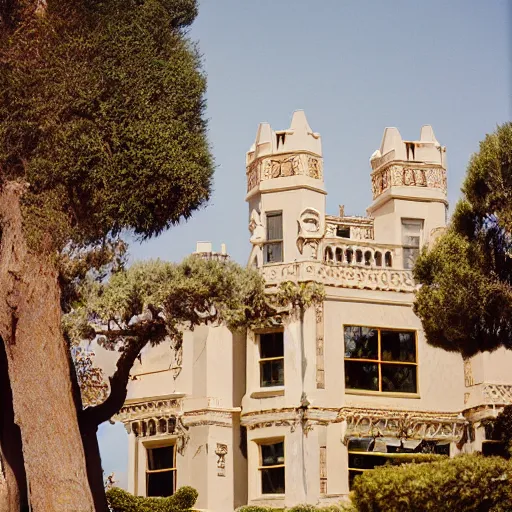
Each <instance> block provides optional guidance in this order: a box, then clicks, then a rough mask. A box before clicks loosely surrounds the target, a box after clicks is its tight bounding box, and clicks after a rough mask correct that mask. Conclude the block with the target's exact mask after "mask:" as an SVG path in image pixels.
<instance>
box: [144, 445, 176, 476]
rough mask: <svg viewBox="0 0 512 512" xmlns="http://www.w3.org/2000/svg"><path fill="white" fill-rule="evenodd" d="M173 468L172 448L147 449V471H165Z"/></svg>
mask: <svg viewBox="0 0 512 512" xmlns="http://www.w3.org/2000/svg"><path fill="white" fill-rule="evenodd" d="M173 467H174V446H165V447H164V448H152V449H148V469H149V470H155V469H167V468H173Z"/></svg>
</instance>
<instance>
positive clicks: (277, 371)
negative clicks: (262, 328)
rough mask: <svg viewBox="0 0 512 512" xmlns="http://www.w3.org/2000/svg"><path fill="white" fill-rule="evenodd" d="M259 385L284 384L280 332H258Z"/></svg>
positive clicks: (282, 346) (267, 386) (263, 386)
mask: <svg viewBox="0 0 512 512" xmlns="http://www.w3.org/2000/svg"><path fill="white" fill-rule="evenodd" d="M260 386H261V387H262V388H269V387H273V386H284V343H283V333H282V332H272V333H267V334H260Z"/></svg>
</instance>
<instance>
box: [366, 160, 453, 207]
mask: <svg viewBox="0 0 512 512" xmlns="http://www.w3.org/2000/svg"><path fill="white" fill-rule="evenodd" d="M400 186H401V187H428V188H437V189H440V190H442V191H443V192H444V193H445V194H446V170H445V169H443V168H442V167H420V168H411V167H408V166H407V167H406V166H403V165H391V166H389V167H386V168H384V169H382V170H379V171H377V172H374V173H373V174H372V192H373V199H375V198H376V197H378V196H379V195H380V194H382V193H383V192H384V191H385V190H387V189H388V188H390V187H400Z"/></svg>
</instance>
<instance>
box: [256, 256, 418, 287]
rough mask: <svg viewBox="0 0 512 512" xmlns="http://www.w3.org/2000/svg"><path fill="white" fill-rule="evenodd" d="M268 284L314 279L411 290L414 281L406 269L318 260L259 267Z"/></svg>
mask: <svg viewBox="0 0 512 512" xmlns="http://www.w3.org/2000/svg"><path fill="white" fill-rule="evenodd" d="M262 274H263V277H264V278H265V281H266V284H267V286H275V285H278V284H279V283H281V282H282V281H289V280H294V281H297V282H301V281H315V282H318V283H322V284H324V285H327V286H336V287H340V288H358V289H369V290H391V291H396V292H412V291H414V290H415V288H416V285H415V284H414V279H413V277H412V272H411V271H409V270H396V269H392V268H368V267H351V266H344V265H327V264H325V263H322V262H317V261H303V262H295V263H278V264H275V265H266V266H264V267H263V269H262Z"/></svg>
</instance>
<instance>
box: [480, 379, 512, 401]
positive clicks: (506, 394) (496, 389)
mask: <svg viewBox="0 0 512 512" xmlns="http://www.w3.org/2000/svg"><path fill="white" fill-rule="evenodd" d="M483 396H484V401H485V403H491V404H500V405H505V404H511V403H512V385H510V384H487V383H485V384H484V385H483Z"/></svg>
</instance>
